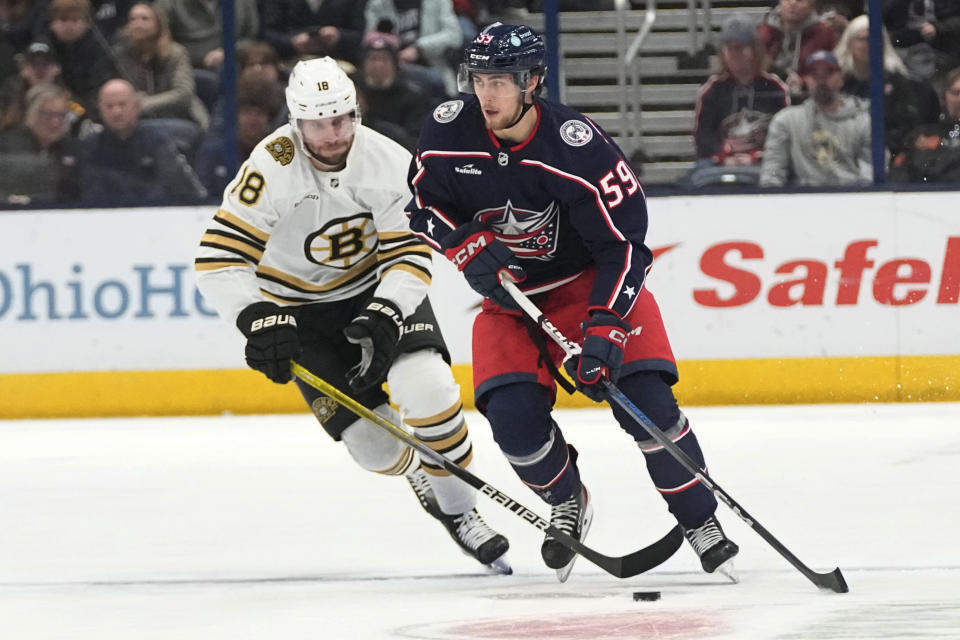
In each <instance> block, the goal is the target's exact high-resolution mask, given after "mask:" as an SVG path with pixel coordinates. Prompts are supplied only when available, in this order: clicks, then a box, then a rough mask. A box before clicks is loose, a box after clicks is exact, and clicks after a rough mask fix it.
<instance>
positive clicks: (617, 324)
mask: <svg viewBox="0 0 960 640" xmlns="http://www.w3.org/2000/svg"><path fill="white" fill-rule="evenodd" d="M580 326H581V329H582V331H583V336H584V338H583V350H582V351H581V352H580V355H579V356H573V357H572V358H568V359H567V361H566V362H564V363H563V367H564V369H566V370H567V373H568V374H570V377H571V378H573V381H574V383H576V385H577V389H579V390H580V391H581V392H582V393H583V394H584V395H586V396H587V397H588V398H590V399H591V400H593V401H594V402H600V401H602V400H603V399H604V397H605V396H606V394H605V393H604V390H603V387H602V386H601V385H600V382H601V381H602V380H604V379H606V380H610V381H611V382H616V381H617V379H618V378H619V377H620V367H621V365H623V350H624V348H625V347H626V346H627V336H628V335H630V325H628V324H627V323H626V322H624V321H623V320H621V319H620V318H618V317H617V316H615V315H614V314H612V313H607V312H604V311H599V312H594V313H593V315H592V316H591V317H590V319H589V320H587V321H586V322H584V323H583V324H582V325H580Z"/></svg>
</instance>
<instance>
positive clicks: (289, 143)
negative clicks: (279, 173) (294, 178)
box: [265, 136, 293, 166]
mask: <svg viewBox="0 0 960 640" xmlns="http://www.w3.org/2000/svg"><path fill="white" fill-rule="evenodd" d="M265 146H266V148H267V151H269V152H270V155H271V156H273V159H274V160H276V161H277V162H279V163H280V164H281V165H283V166H287V165H288V164H290V162H291V161H292V160H293V140H291V139H290V138H288V137H287V136H280V137H279V138H274V139H273V140H271V141H270V142H268V143H267V144H266V145H265Z"/></svg>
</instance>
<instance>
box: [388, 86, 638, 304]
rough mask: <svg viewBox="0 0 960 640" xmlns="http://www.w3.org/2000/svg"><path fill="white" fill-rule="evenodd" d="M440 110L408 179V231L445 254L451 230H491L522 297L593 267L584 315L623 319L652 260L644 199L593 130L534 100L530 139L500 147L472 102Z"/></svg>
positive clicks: (573, 115) (578, 117)
mask: <svg viewBox="0 0 960 640" xmlns="http://www.w3.org/2000/svg"><path fill="white" fill-rule="evenodd" d="M461 97H462V98H463V99H462V100H451V101H449V102H445V103H443V104H441V105H440V106H438V107H437V108H436V109H435V110H434V113H433V118H429V119H427V121H426V123H425V124H424V126H423V128H422V129H421V132H420V142H419V145H418V148H417V154H416V156H415V157H414V158H413V160H412V161H411V165H410V172H409V176H408V180H409V183H410V188H411V190H412V192H413V198H412V200H411V202H410V204H409V205H408V206H407V214H408V215H409V216H410V227H411V229H412V230H413V231H414V233H416V234H417V235H419V236H420V237H422V238H423V240H424V241H426V242H427V243H429V244H430V245H432V246H434V247H435V248H437V249H444V248H446V247H444V245H443V239H444V237H445V236H446V235H447V234H448V233H450V231H452V230H453V229H456V228H457V227H458V226H460V225H463V224H468V223H470V222H472V221H478V222H480V223H481V224H484V225H485V226H488V227H489V228H491V229H492V230H493V231H494V233H495V235H496V237H497V238H498V239H499V240H500V241H501V242H503V243H504V244H506V245H507V246H508V247H509V248H510V249H511V250H512V251H513V253H514V254H515V255H516V256H517V258H518V259H519V261H520V264H522V265H523V267H524V269H526V272H527V280H526V281H524V282H523V283H522V284H521V288H522V289H523V290H524V291H525V292H527V293H528V294H534V293H540V292H543V291H548V290H550V289H554V288H556V287H559V286H562V285H563V284H565V283H568V282H571V281H572V280H574V279H575V278H576V277H577V276H579V275H580V274H581V273H582V272H583V271H584V270H585V269H586V268H588V267H590V266H591V265H596V268H597V276H596V280H595V283H594V286H593V290H592V292H591V296H590V301H589V306H590V309H591V310H592V309H606V310H609V311H612V312H614V313H616V314H617V315H619V316H621V317H623V316H625V315H626V314H627V313H628V312H629V311H630V309H631V308H632V307H633V304H634V301H635V300H636V299H637V294H638V293H639V292H640V290H641V288H642V287H643V283H644V279H645V277H646V273H647V271H648V270H649V268H650V264H651V262H652V260H653V258H652V254H651V252H650V250H649V249H648V248H647V246H646V245H645V244H644V238H645V236H646V232H647V208H646V198H645V196H644V194H643V190H642V189H641V187H640V183H639V182H638V181H637V177H636V175H635V174H634V172H633V170H632V169H631V168H630V165H629V163H628V162H627V161H626V159H625V158H624V156H623V153H622V152H621V151H620V149H619V148H618V147H617V145H616V144H615V143H614V142H613V141H612V140H611V139H610V138H609V137H608V136H607V134H606V133H605V132H604V131H603V130H602V129H601V128H600V127H599V126H597V125H596V124H595V123H594V122H593V121H591V120H590V119H589V118H587V117H586V116H584V115H583V114H581V113H579V112H578V111H575V110H574V109H571V108H569V107H566V106H563V105H559V104H556V103H552V102H549V101H546V100H538V101H536V102H535V103H534V108H535V109H536V110H537V118H538V119H537V124H536V126H535V128H534V130H533V132H532V133H531V134H530V136H529V138H527V139H526V140H524V141H523V142H521V143H519V144H516V145H513V146H508V145H507V144H505V143H503V142H501V141H499V140H497V138H496V137H495V136H494V135H493V134H492V132H490V131H489V130H487V128H486V127H485V125H484V120H483V113H482V112H481V109H480V105H479V102H478V101H477V99H476V97H475V96H472V95H471V96H468V95H463V96H461Z"/></svg>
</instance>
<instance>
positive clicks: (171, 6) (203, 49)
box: [153, 0, 260, 70]
mask: <svg viewBox="0 0 960 640" xmlns="http://www.w3.org/2000/svg"><path fill="white" fill-rule="evenodd" d="M153 4H154V6H155V7H157V8H158V9H160V10H161V11H163V12H164V13H165V14H166V16H167V19H168V21H169V24H170V33H171V35H172V36H173V39H174V40H175V41H176V42H178V43H180V44H182V45H183V46H184V47H185V48H186V50H187V53H188V54H189V55H190V64H192V65H193V67H194V68H195V69H213V70H218V69H220V67H221V65H222V64H223V24H222V23H221V22H220V0H154V3H153ZM233 13H234V25H235V26H234V33H233V35H234V38H236V39H237V40H239V41H241V42H242V41H244V40H252V39H254V38H256V37H257V35H258V34H259V32H260V16H259V13H258V12H257V4H256V0H233Z"/></svg>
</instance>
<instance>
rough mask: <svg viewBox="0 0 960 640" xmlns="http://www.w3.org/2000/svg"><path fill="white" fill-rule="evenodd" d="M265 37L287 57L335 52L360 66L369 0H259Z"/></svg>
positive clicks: (331, 54) (334, 53)
mask: <svg viewBox="0 0 960 640" xmlns="http://www.w3.org/2000/svg"><path fill="white" fill-rule="evenodd" d="M258 4H259V7H260V20H261V23H262V24H263V35H264V39H265V40H266V41H267V42H269V43H270V44H271V45H272V46H273V48H274V49H276V50H277V52H278V53H279V54H280V57H281V58H283V59H288V58H297V57H300V56H331V57H333V58H339V59H341V60H346V61H347V62H349V63H350V64H352V65H354V66H356V65H357V64H358V61H359V58H360V40H361V38H362V37H363V34H364V31H365V30H366V29H365V26H364V25H365V22H364V13H363V11H364V6H365V5H366V1H365V0H323V2H317V1H316V0H259V2H258Z"/></svg>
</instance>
